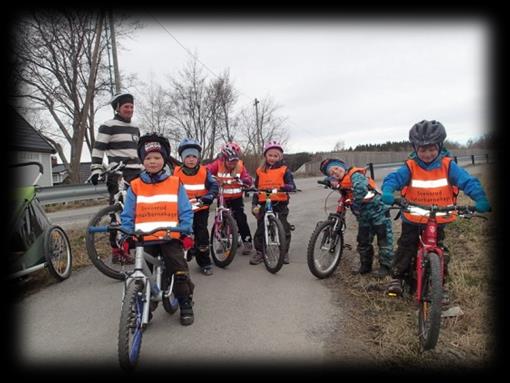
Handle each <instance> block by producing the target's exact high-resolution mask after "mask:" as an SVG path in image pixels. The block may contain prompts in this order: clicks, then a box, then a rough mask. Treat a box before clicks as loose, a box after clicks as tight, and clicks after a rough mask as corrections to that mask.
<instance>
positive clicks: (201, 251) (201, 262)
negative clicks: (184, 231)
mask: <svg viewBox="0 0 510 383" xmlns="http://www.w3.org/2000/svg"><path fill="white" fill-rule="evenodd" d="M208 219H209V209H207V210H200V211H197V212H195V214H194V215H193V234H194V236H195V246H193V248H191V249H189V251H190V252H191V254H192V255H193V256H195V259H196V260H197V263H198V266H200V267H204V266H209V265H210V264H211V263H212V261H211V257H210V256H209V230H208V229H207V223H208V222H207V221H208Z"/></svg>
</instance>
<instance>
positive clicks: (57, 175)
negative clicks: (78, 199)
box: [52, 162, 91, 185]
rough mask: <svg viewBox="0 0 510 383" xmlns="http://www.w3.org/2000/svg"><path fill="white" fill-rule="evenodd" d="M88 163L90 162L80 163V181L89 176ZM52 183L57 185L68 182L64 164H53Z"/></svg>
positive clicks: (82, 181)
mask: <svg viewBox="0 0 510 383" xmlns="http://www.w3.org/2000/svg"><path fill="white" fill-rule="evenodd" d="M90 164H91V162H82V163H80V183H84V182H85V181H86V180H87V178H89V177H90ZM52 173H53V184H54V185H58V184H62V183H69V179H68V177H69V172H68V171H67V169H66V168H65V166H64V164H56V163H55V164H53V171H52Z"/></svg>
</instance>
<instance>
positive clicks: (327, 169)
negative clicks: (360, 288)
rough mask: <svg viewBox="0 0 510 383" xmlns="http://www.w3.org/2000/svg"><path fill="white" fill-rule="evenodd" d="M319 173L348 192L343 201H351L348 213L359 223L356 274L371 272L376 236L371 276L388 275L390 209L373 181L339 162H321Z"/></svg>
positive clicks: (361, 169)
mask: <svg viewBox="0 0 510 383" xmlns="http://www.w3.org/2000/svg"><path fill="white" fill-rule="evenodd" d="M320 170H321V172H322V174H324V175H326V176H327V178H326V179H327V181H328V182H329V183H330V185H331V187H333V188H338V189H340V192H343V193H347V196H346V199H347V200H349V199H350V200H351V211H352V213H353V214H354V216H355V217H356V220H357V221H358V235H357V237H356V239H357V241H358V247H357V250H358V253H359V256H360V268H359V273H360V274H367V273H370V272H371V271H372V263H373V259H374V247H373V246H372V241H373V238H374V236H377V246H378V248H379V269H378V270H377V271H376V272H375V273H374V275H375V276H377V277H380V278H383V277H385V276H387V275H389V274H390V268H391V262H392V257H393V230H392V226H391V218H390V214H389V210H388V208H387V207H386V206H385V205H384V203H383V202H382V201H381V196H380V194H379V193H378V192H377V190H376V184H375V181H374V180H373V179H372V178H370V177H368V176H366V175H365V168H357V167H352V166H351V167H349V166H348V165H347V164H346V163H345V162H344V161H342V160H339V159H326V160H324V161H322V162H321V164H320Z"/></svg>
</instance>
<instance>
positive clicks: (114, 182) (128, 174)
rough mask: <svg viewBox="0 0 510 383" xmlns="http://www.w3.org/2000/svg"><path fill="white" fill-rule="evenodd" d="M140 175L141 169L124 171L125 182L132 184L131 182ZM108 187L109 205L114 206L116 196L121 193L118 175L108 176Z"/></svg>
mask: <svg viewBox="0 0 510 383" xmlns="http://www.w3.org/2000/svg"><path fill="white" fill-rule="evenodd" d="M138 174H140V170H139V169H124V170H123V171H122V175H123V176H124V180H125V181H126V182H131V180H132V179H133V178H135V177H136V176H137V175H138ZM106 187H107V189H108V194H110V196H109V199H108V203H109V204H110V205H113V203H114V202H115V194H117V193H118V191H119V176H118V175H117V174H110V175H108V177H107V179H106Z"/></svg>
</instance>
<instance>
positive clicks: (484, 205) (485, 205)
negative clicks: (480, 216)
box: [475, 198, 492, 213]
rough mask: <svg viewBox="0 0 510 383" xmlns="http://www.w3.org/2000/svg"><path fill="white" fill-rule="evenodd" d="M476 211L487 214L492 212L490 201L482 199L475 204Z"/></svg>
mask: <svg viewBox="0 0 510 383" xmlns="http://www.w3.org/2000/svg"><path fill="white" fill-rule="evenodd" d="M475 209H476V211H477V212H479V213H487V212H488V211H491V210H492V208H491V205H490V204H489V201H488V200H487V199H486V198H482V199H480V200H478V201H476V203H475Z"/></svg>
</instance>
